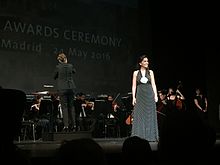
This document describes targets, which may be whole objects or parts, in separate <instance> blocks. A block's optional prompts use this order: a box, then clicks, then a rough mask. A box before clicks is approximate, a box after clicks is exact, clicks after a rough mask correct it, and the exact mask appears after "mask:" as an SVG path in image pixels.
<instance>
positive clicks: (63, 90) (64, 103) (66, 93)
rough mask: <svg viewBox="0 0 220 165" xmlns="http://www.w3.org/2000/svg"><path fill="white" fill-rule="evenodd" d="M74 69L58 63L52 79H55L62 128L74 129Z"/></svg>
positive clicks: (68, 65) (66, 64)
mask: <svg viewBox="0 0 220 165" xmlns="http://www.w3.org/2000/svg"><path fill="white" fill-rule="evenodd" d="M75 72H76V71H75V69H74V68H73V65H72V64H68V63H59V64H58V65H57V66H56V71H55V75H54V79H57V89H58V92H59V96H60V103H61V108H62V112H63V122H64V128H67V127H68V128H69V129H71V128H73V127H75V109H74V103H73V102H74V93H75V89H76V85H75V82H74V77H73V75H74V73H75Z"/></svg>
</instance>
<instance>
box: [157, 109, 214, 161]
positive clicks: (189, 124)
mask: <svg viewBox="0 0 220 165" xmlns="http://www.w3.org/2000/svg"><path fill="white" fill-rule="evenodd" d="M215 141H216V134H215V131H214V129H213V128H212V127H211V126H210V125H207V124H205V123H204V122H202V121H201V119H200V118H199V117H198V116H197V114H196V113H195V112H193V111H175V112H172V115H171V114H170V115H168V116H167V119H166V122H164V127H163V130H162V131H161V134H160V142H159V150H158V152H159V160H160V162H162V164H163V163H164V162H167V161H168V162H169V163H176V162H178V163H183V164H184V163H189V162H188V161H190V162H195V163H198V162H200V163H201V162H203V163H204V162H205V158H208V154H209V152H210V151H211V149H212V148H213V146H214V144H215Z"/></svg>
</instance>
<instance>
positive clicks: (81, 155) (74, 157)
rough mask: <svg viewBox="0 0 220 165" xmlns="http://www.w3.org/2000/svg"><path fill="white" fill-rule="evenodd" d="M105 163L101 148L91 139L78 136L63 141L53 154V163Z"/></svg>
mask: <svg viewBox="0 0 220 165" xmlns="http://www.w3.org/2000/svg"><path fill="white" fill-rule="evenodd" d="M69 162H72V163H73V164H74V163H80V164H96V165H105V164H107V161H106V157H105V153H104V150H103V148H102V147H101V146H100V145H99V144H98V143H97V142H96V141H94V140H93V139H90V138H79V139H73V140H70V141H64V142H63V143H62V144H61V146H60V147H59V149H58V151H57V153H56V154H55V161H54V164H57V165H60V164H69Z"/></svg>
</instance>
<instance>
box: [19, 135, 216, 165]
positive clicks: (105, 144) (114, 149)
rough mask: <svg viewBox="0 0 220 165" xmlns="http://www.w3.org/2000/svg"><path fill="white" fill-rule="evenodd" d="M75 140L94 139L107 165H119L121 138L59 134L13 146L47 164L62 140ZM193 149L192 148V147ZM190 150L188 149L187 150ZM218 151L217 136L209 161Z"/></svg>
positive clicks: (155, 147) (34, 161) (154, 148)
mask: <svg viewBox="0 0 220 165" xmlns="http://www.w3.org/2000/svg"><path fill="white" fill-rule="evenodd" d="M76 138H92V139H94V140H95V141H96V142H97V143H98V144H99V145H100V146H101V147H102V148H103V149H104V152H105V154H106V158H107V160H108V163H109V164H115V163H119V162H120V161H121V160H122V159H121V149H122V145H123V142H124V140H125V139H126V138H127V137H123V138H106V137H103V138H93V137H91V136H90V134H89V133H85V132H73V133H61V134H60V133H59V134H58V135H53V138H52V139H44V140H43V139H39V140H36V141H33V140H23V141H15V144H16V145H17V146H18V147H19V148H20V149H22V150H23V151H25V152H26V153H27V154H28V156H29V157H30V158H31V160H32V164H33V165H35V164H39V163H40V164H41V165H42V164H48V163H50V162H51V160H52V159H53V156H54V154H55V152H56V151H57V149H58V148H59V147H60V145H61V144H62V142H63V141H64V140H71V139H76ZM158 145H159V143H157V142H150V146H151V148H152V151H153V153H154V156H155V159H157V154H158ZM192 147H193V146H192ZM189 149H190V148H189ZM219 151H220V138H219V136H217V139H216V143H215V146H214V148H213V150H212V152H210V155H209V156H211V157H210V159H211V160H210V161H211V162H212V161H214V160H218V155H219V153H220V152H219Z"/></svg>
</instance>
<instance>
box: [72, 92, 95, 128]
mask: <svg viewBox="0 0 220 165" xmlns="http://www.w3.org/2000/svg"><path fill="white" fill-rule="evenodd" d="M74 106H75V112H76V128H77V130H81V131H88V130H91V129H92V127H93V125H94V123H93V122H94V119H93V110H94V102H92V101H89V100H86V96H85V94H84V93H78V94H77V95H76V99H75V101H74Z"/></svg>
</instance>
